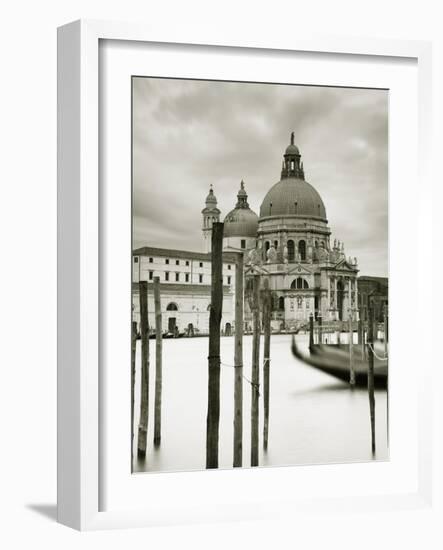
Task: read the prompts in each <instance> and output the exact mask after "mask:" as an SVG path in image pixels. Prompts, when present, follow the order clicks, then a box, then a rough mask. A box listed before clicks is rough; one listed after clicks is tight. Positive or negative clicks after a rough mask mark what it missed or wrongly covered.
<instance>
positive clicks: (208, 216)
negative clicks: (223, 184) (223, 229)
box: [202, 185, 220, 252]
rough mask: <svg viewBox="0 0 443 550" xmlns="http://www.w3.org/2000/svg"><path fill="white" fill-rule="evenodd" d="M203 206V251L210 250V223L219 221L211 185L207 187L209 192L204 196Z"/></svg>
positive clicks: (215, 199) (215, 198) (218, 211)
mask: <svg viewBox="0 0 443 550" xmlns="http://www.w3.org/2000/svg"><path fill="white" fill-rule="evenodd" d="M205 204H206V206H205V208H203V210H202V216H203V227H202V232H203V243H204V251H205V252H211V239H212V224H213V223H215V222H219V221H220V210H219V209H218V208H217V197H216V196H215V195H214V190H213V189H212V185H211V186H210V187H209V193H208V196H207V197H206V201H205Z"/></svg>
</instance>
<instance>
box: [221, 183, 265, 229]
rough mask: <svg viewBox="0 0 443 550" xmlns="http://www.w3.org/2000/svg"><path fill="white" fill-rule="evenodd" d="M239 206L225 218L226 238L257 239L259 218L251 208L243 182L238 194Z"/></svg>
mask: <svg viewBox="0 0 443 550" xmlns="http://www.w3.org/2000/svg"><path fill="white" fill-rule="evenodd" d="M237 199H238V200H237V204H236V205H235V208H234V210H231V211H230V212H229V214H227V215H226V217H225V227H224V233H223V236H224V237H255V236H256V235H257V229H258V216H257V214H256V213H255V212H253V211H252V210H251V209H250V208H249V204H248V194H247V193H246V190H245V183H244V181H243V180H242V181H241V183H240V189H239V191H238V193H237Z"/></svg>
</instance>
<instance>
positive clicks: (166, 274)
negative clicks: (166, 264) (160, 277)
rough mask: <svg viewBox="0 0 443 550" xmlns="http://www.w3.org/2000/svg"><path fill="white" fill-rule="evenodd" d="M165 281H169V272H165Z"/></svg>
mask: <svg viewBox="0 0 443 550" xmlns="http://www.w3.org/2000/svg"><path fill="white" fill-rule="evenodd" d="M165 281H169V271H165Z"/></svg>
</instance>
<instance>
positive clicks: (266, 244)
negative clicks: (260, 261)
mask: <svg viewBox="0 0 443 550" xmlns="http://www.w3.org/2000/svg"><path fill="white" fill-rule="evenodd" d="M270 246H271V243H270V242H269V241H266V242H265V252H267V251H268V250H269V248H270Z"/></svg>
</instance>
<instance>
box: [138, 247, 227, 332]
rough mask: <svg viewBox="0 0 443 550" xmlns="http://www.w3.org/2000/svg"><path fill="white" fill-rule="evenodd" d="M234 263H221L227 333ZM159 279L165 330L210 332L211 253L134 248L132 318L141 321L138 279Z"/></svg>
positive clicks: (151, 313) (151, 307) (151, 302)
mask: <svg viewBox="0 0 443 550" xmlns="http://www.w3.org/2000/svg"><path fill="white" fill-rule="evenodd" d="M234 274H235V265H234V264H233V263H232V262H229V261H226V262H224V264H223V317H222V330H223V331H224V332H226V333H228V334H229V333H230V331H231V329H232V319H233V309H232V307H233V285H234V278H235V277H234ZM154 277H159V278H160V295H161V309H162V322H163V327H162V328H163V331H164V332H167V331H169V332H174V330H175V327H177V328H178V330H179V331H180V332H188V331H191V332H194V333H195V334H196V333H198V332H200V333H202V334H206V333H208V331H209V309H210V303H211V254H206V253H202V252H189V251H186V250H172V249H166V248H154V247H149V246H145V247H142V248H138V249H137V250H134V251H133V257H132V281H133V283H134V284H133V292H132V296H133V304H132V310H133V320H134V321H137V323H139V322H140V300H139V288H138V284H136V283H138V282H139V281H148V283H153V281H154ZM148 317H149V319H148V320H149V326H150V327H154V326H155V318H154V295H153V285H152V284H148Z"/></svg>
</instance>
